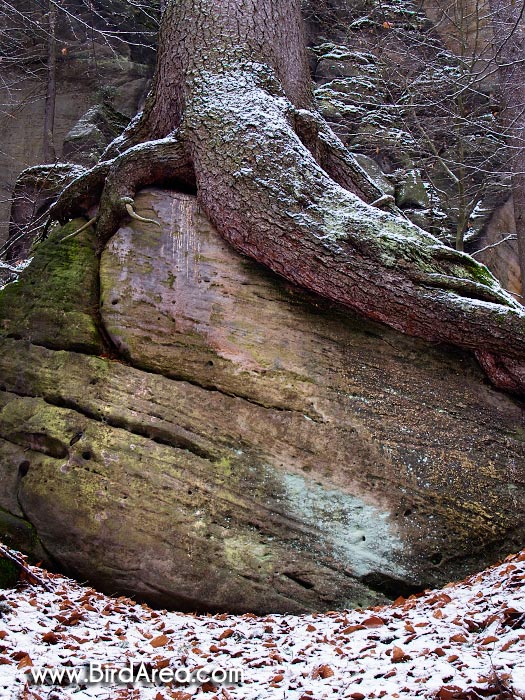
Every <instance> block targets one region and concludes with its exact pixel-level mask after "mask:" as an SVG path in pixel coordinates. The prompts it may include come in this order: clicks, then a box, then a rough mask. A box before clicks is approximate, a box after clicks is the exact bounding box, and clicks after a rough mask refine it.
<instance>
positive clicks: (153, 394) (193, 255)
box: [0, 190, 525, 612]
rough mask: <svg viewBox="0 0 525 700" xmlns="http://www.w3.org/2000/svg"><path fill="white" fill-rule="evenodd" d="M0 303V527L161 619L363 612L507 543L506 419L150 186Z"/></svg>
mask: <svg viewBox="0 0 525 700" xmlns="http://www.w3.org/2000/svg"><path fill="white" fill-rule="evenodd" d="M137 205H138V211H139V213H141V214H142V215H145V216H149V217H151V216H153V217H154V218H157V219H158V220H159V221H160V222H161V223H162V228H161V229H159V228H158V227H156V226H151V225H148V224H139V223H138V222H134V223H133V225H132V226H125V227H122V228H121V229H120V231H119V232H118V233H117V235H116V236H115V237H114V238H113V239H112V241H111V242H110V244H109V246H108V247H107V249H106V250H105V251H104V253H103V255H102V258H101V262H100V269H99V265H98V260H97V258H96V256H95V254H94V252H93V243H94V241H93V236H92V234H91V233H89V232H86V234H85V235H84V234H83V235H82V236H80V237H78V238H74V239H70V240H69V241H67V242H66V243H64V244H60V243H59V242H58V239H59V238H60V237H61V236H63V235H65V234H66V233H67V231H70V230H74V228H75V227H76V226H78V224H79V222H78V221H77V222H72V223H71V224H70V225H68V227H65V229H63V230H62V231H61V232H59V233H58V234H56V235H54V236H53V237H52V238H51V240H49V241H48V242H47V243H46V244H45V245H42V246H41V247H39V248H38V250H37V254H36V256H35V258H34V260H33V262H32V264H31V266H30V267H29V268H28V269H27V270H26V271H25V272H24V273H23V275H22V277H21V278H20V280H19V281H18V282H16V283H13V284H11V285H9V286H8V287H6V288H5V289H4V291H3V292H2V293H1V294H0V317H1V319H2V321H1V332H2V338H1V346H0V377H1V392H0V484H1V488H0V508H1V509H2V510H1V511H0V538H2V539H5V540H6V541H7V542H8V543H10V544H13V545H16V546H19V547H21V548H23V549H25V550H26V551H27V550H29V551H33V552H34V553H35V556H41V555H42V550H43V551H44V552H45V556H46V558H47V560H48V561H49V562H52V563H54V564H55V565H58V566H60V567H62V568H64V569H65V570H66V571H68V572H71V573H73V574H75V575H77V576H79V577H80V578H82V579H83V580H86V579H87V580H89V581H91V582H93V583H95V584H96V585H98V586H100V587H102V588H104V589H105V590H109V591H112V592H115V591H119V592H124V593H128V594H132V595H135V596H139V597H141V598H144V599H147V600H150V601H153V602H155V603H159V604H162V605H169V606H171V607H176V608H181V609H197V608H198V609H201V610H202V609H203V610H206V609H213V610H221V609H227V610H235V611H247V610H253V611H257V612H268V611H285V610H286V611H294V612H299V611H303V610H323V609H329V608H335V607H344V606H362V605H366V604H369V603H372V602H377V601H381V600H383V599H384V595H385V594H386V595H396V594H397V593H399V592H407V591H409V590H413V589H414V588H419V587H424V586H430V585H436V584H440V583H444V582H445V581H448V580H449V579H451V578H453V577H458V576H461V575H463V574H465V573H466V572H467V571H472V570H475V569H476V568H477V567H481V566H482V565H483V564H484V563H486V562H488V561H493V560H495V559H497V558H498V557H500V556H502V555H504V554H507V553H508V552H510V551H512V550H513V549H517V548H518V547H519V546H523V541H524V535H525V525H524V523H525V518H524V515H525V513H524V510H525V499H524V497H523V496H524V488H525V485H524V476H525V469H524V459H523V457H524V453H525V447H524V440H525V429H524V422H523V421H524V416H523V407H522V405H521V404H518V403H517V402H515V401H513V400H512V399H511V398H509V397H507V396H505V395H503V394H500V393H498V392H496V391H495V390H493V389H492V388H491V387H490V386H488V385H487V383H486V381H485V379H484V377H483V375H482V373H481V372H480V370H479V369H478V367H477V365H476V364H475V362H474V361H473V360H472V359H471V358H470V357H469V356H467V355H466V354H464V353H462V352H460V351H457V350H454V349H451V348H448V347H435V346H430V345H428V344H426V343H424V342H421V341H418V340H414V339H411V338H406V337H403V336H401V335H399V334H397V333H395V332H394V331H391V330H388V329H385V328H383V327H381V326H378V325H375V324H372V323H369V322H367V321H363V320H362V319H360V318H359V317H357V316H356V315H354V314H352V313H350V312H348V311H345V310H341V309H339V308H336V307H334V306H328V305H327V304H326V303H325V302H324V301H322V300H320V299H318V298H317V297H314V296H312V295H310V294H307V293H304V292H302V291H301V290H298V289H295V288H291V287H290V286H288V285H287V284H286V283H285V282H283V281H282V280H280V279H278V278H276V277H275V276H273V275H271V274H270V273H268V272H267V271H265V270H264V269H263V268H261V267H260V266H258V265H256V264H255V263H253V262H251V261H249V260H247V259H246V258H243V257H241V256H239V255H238V254H236V253H235V252H233V251H231V250H230V249H229V247H228V246H227V244H225V243H224V242H223V241H222V240H221V239H219V238H218V236H217V234H216V232H215V231H214V230H213V228H212V227H211V225H210V224H209V223H208V221H207V220H206V219H205V218H204V217H203V215H202V214H201V213H200V212H199V209H198V207H197V204H196V201H195V199H194V198H193V197H191V196H189V195H182V194H177V193H173V192H162V191H158V190H150V191H146V192H144V193H142V194H141V195H140V196H139V197H138V198H137Z"/></svg>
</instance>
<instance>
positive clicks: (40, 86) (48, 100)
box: [0, 0, 159, 256]
mask: <svg viewBox="0 0 525 700" xmlns="http://www.w3.org/2000/svg"><path fill="white" fill-rule="evenodd" d="M158 17H159V12H158V0H134V1H133V2H129V3H128V2H122V0H45V2H40V0H20V1H18V2H11V1H10V0H0V68H1V70H0V126H1V127H2V128H3V129H4V132H5V134H6V138H5V139H4V141H3V145H2V149H1V151H0V166H1V167H0V170H1V171H2V175H1V178H0V193H1V194H0V200H1V199H3V201H0V244H3V243H4V242H5V238H6V234H7V228H8V222H9V215H8V206H7V202H8V201H9V198H10V196H11V193H12V192H13V187H14V183H15V177H16V175H17V174H18V172H19V170H20V168H24V167H27V166H30V165H34V164H35V163H42V162H43V163H53V162H55V160H56V159H57V160H61V159H62V142H63V140H64V135H65V133H66V132H67V131H68V130H69V129H70V128H71V127H73V126H74V123H75V121H76V119H77V118H78V117H80V116H81V114H82V110H83V109H87V106H86V107H85V108H84V107H83V105H84V104H85V103H86V101H87V100H88V99H89V93H92V99H93V100H94V101H95V100H97V99H98V98H97V91H101V92H102V91H104V94H105V95H106V94H107V93H108V91H107V90H106V86H107V85H108V84H115V83H116V82H117V81H118V80H119V78H118V74H119V73H120V74H121V75H122V77H124V76H125V75H126V72H127V73H128V74H130V72H131V71H132V70H135V72H136V74H137V75H136V76H134V77H135V78H136V77H138V73H139V71H140V69H141V68H143V69H144V71H146V70H147V63H148V62H149V63H153V61H154V46H155V40H156V35H157V31H158ZM72 86H74V88H73V89H72ZM126 89H127V88H123V89H122V90H121V92H123V91H125V90H126ZM129 89H130V90H131V89H132V88H129ZM57 96H58V99H57ZM99 102H102V99H99ZM117 104H118V103H117ZM88 105H89V102H88ZM135 108H136V107H135V105H134V106H133V110H134V109H135ZM55 112H56V119H55ZM75 115H77V116H76V117H75ZM26 122H27V128H29V129H30V130H31V131H30V133H26V134H24V133H22V132H21V125H22V124H24V123H26ZM13 127H15V128H13ZM121 128H123V127H121ZM55 141H56V144H55V145H56V149H53V145H54V142H55ZM106 143H107V142H106ZM54 150H56V153H55V152H54ZM86 155H87V154H86ZM68 157H69V158H73V159H74V158H75V157H76V156H74V155H72V154H69V156H68ZM15 168H16V170H15ZM17 170H18V172H17ZM18 194H19V193H18V191H17V196H18ZM2 195H3V197H2ZM15 204H16V203H15ZM20 204H24V206H25V207H26V208H27V209H29V207H30V206H31V202H30V201H29V199H28V200H27V201H26V202H25V203H22V202H21V203H20ZM38 209H39V206H36V207H34V213H35V214H36V213H37V212H38ZM1 250H2V248H1V247H0V256H1V255H2V252H1Z"/></svg>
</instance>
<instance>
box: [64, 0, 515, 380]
mask: <svg viewBox="0 0 525 700" xmlns="http://www.w3.org/2000/svg"><path fill="white" fill-rule="evenodd" d="M299 10H300V3H299V0H177V1H173V0H172V2H171V3H169V5H168V6H167V7H166V9H165V12H164V14H163V17H162V22H161V33H160V46H159V57H158V64H157V70H156V75H155V78H154V82H153V87H152V90H151V93H150V95H149V98H148V99H147V101H146V105H145V108H144V111H143V112H142V114H140V115H138V116H137V117H136V118H135V119H134V120H133V122H132V123H131V125H130V127H129V128H128V129H127V130H126V131H125V132H124V134H123V135H122V136H121V137H119V138H118V139H117V140H116V141H115V142H113V144H111V146H110V147H109V148H108V150H107V152H106V154H105V155H104V158H105V162H104V163H101V164H100V165H99V166H97V168H98V170H96V173H95V175H93V173H91V174H89V173H88V175H87V176H85V177H83V178H79V179H77V180H76V181H74V182H73V183H72V184H71V185H70V186H69V187H68V188H67V189H66V190H65V191H64V193H63V194H62V196H61V197H60V198H59V200H58V202H57V204H56V205H55V206H54V207H53V209H52V216H53V217H54V218H57V219H59V220H67V219H68V218H69V217H71V216H73V215H76V214H78V213H80V212H81V211H82V210H83V209H84V210H86V209H87V208H89V206H92V205H93V204H95V203H96V202H97V201H98V200H99V198H100V192H101V189H102V188H103V189H102V197H101V199H100V209H99V215H98V220H97V236H98V238H99V241H100V245H101V246H103V245H104V244H105V242H106V241H107V240H108V239H109V238H110V237H111V236H112V235H113V233H114V232H115V230H116V228H117V227H118V225H119V222H120V219H121V218H122V217H124V216H126V215H127V211H128V210H127V209H126V203H127V206H128V207H129V197H133V195H134V193H135V191H136V190H137V189H138V188H140V187H143V186H145V185H148V184H152V183H153V182H166V181H169V182H171V183H174V182H175V183H176V184H180V183H182V184H183V185H184V186H185V187H196V188H197V193H198V197H199V201H200V203H201V205H202V207H203V208H204V210H205V211H206V213H207V215H208V216H209V218H210V219H211V221H212V222H213V224H214V225H215V226H216V228H217V229H218V231H219V233H220V234H221V235H222V236H223V237H224V238H225V239H226V240H227V241H229V242H230V243H231V244H232V245H233V246H234V247H235V248H236V249H237V250H239V251H241V252H243V253H245V254H247V255H250V256H252V257H253V258H255V259H256V260H258V261H260V262H262V263H264V264H265V265H267V266H268V267H270V268H271V269H272V270H274V271H275V272H277V273H278V274H280V275H282V276H283V277H285V278H287V279H289V280H291V281H292V282H294V283H296V284H299V285H302V286H304V287H307V288H308V289H311V290H313V291H316V292H318V293H319V294H321V295H323V296H325V297H327V298H329V299H331V300H333V301H335V302H338V303H342V304H344V305H346V306H349V307H352V308H354V309H357V310H358V311H360V312H361V313H363V314H364V315H366V316H368V317H370V318H373V319H375V320H379V321H382V322H384V323H386V324H388V325H390V326H393V327H394V328H397V329H398V330H401V331H403V332H405V333H408V334H411V335H416V336H420V337H423V338H426V339H428V340H431V341H438V342H439V341H445V342H451V343H455V344H457V345H460V346H462V347H466V348H470V349H472V350H473V351H474V352H475V353H476V355H477V356H478V358H479V359H480V361H481V363H482V364H483V366H484V368H485V369H486V371H487V373H488V374H489V376H490V377H491V379H492V380H493V382H494V383H495V384H496V385H497V386H500V387H503V388H506V389H509V390H512V391H516V392H520V393H521V392H525V364H524V360H525V314H524V312H523V310H522V308H521V306H520V305H519V304H518V303H517V302H516V301H515V300H514V299H513V298H512V297H511V296H510V295H509V294H507V293H506V292H504V291H503V290H502V289H501V288H500V286H499V285H498V283H497V281H496V280H495V279H494V278H493V277H492V275H491V274H490V273H489V272H488V270H487V269H486V268H485V267H484V266H483V265H480V264H479V263H477V262H476V261H474V260H473V259H472V258H471V257H470V256H468V255H465V254H464V253H461V252H458V251H454V250H452V249H450V248H447V247H445V246H444V245H442V244H441V243H440V242H439V241H438V240H437V239H436V238H434V237H433V236H431V235H430V234H428V233H426V232H424V231H422V230H421V229H419V228H418V227H417V226H415V225H413V224H411V223H410V222H408V221H407V220H406V219H404V218H403V217H402V216H401V214H400V212H397V211H395V209H394V211H381V210H380V209H379V208H378V207H379V206H383V205H385V206H387V207H388V206H390V207H391V202H390V201H389V198H388V197H386V196H384V195H383V193H382V192H381V191H379V190H377V188H376V187H375V186H374V185H373V184H372V183H371V182H370V180H368V179H367V176H366V175H365V174H364V172H363V171H362V170H361V169H360V168H359V166H358V165H357V163H356V162H355V159H353V157H352V155H351V154H350V153H348V152H347V151H346V149H345V148H344V146H343V145H342V144H341V142H340V141H339V140H338V139H337V137H336V136H335V135H334V134H333V133H332V132H331V130H330V129H329V127H328V126H327V124H326V123H325V122H324V121H323V119H322V118H321V117H320V116H319V114H318V113H316V112H315V109H314V107H313V105H312V96H311V92H310V78H309V74H308V68H307V61H306V54H305V48H304V41H303V37H302V31H301V20H300V11H299ZM90 178H91V179H90ZM93 182H96V183H97V185H96V186H92V185H93ZM86 183H87V184H86ZM367 202H371V203H372V204H368V203H367ZM374 204H375V205H376V206H373V205H374Z"/></svg>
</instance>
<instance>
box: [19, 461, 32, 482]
mask: <svg viewBox="0 0 525 700" xmlns="http://www.w3.org/2000/svg"><path fill="white" fill-rule="evenodd" d="M30 466H31V465H30V464H29V462H28V461H27V459H25V460H24V461H23V462H20V464H19V465H18V474H19V475H20V477H21V478H22V479H23V478H24V476H25V475H26V474H27V472H28V471H29V467H30Z"/></svg>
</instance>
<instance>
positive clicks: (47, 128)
mask: <svg viewBox="0 0 525 700" xmlns="http://www.w3.org/2000/svg"><path fill="white" fill-rule="evenodd" d="M55 104H56V8H55V5H54V3H53V2H49V3H48V40H47V87H46V101H45V107H44V139H43V142H44V143H43V155H44V162H45V163H53V162H54V161H55V157H56V153H55V140H54V131H55Z"/></svg>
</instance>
